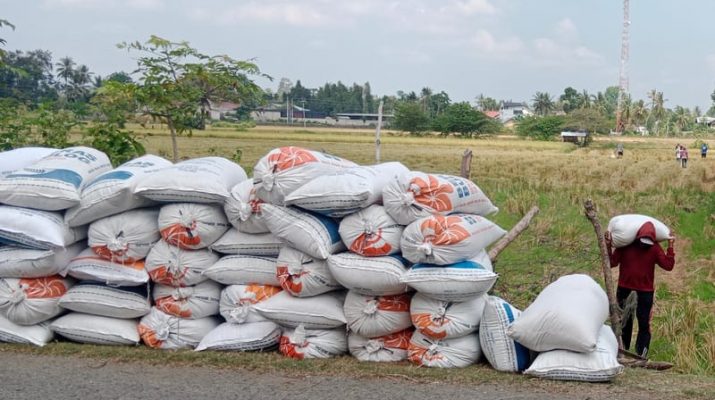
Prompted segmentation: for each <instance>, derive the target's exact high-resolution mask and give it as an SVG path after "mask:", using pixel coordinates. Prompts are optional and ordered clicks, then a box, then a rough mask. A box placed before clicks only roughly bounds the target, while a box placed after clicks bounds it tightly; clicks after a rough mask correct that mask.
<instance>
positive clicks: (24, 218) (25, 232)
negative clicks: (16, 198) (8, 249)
mask: <svg viewBox="0 0 715 400" xmlns="http://www.w3.org/2000/svg"><path fill="white" fill-rule="evenodd" d="M86 237H87V226H79V227H76V228H70V227H69V226H67V225H66V224H65V221H64V218H63V216H62V213H59V212H54V211H42V210H34V209H30V208H22V207H14V206H6V205H0V242H2V243H4V244H9V245H18V246H20V247H29V248H32V249H41V250H55V249H58V248H65V247H68V246H70V245H72V244H74V243H77V242H79V241H81V240H83V239H85V238H86Z"/></svg>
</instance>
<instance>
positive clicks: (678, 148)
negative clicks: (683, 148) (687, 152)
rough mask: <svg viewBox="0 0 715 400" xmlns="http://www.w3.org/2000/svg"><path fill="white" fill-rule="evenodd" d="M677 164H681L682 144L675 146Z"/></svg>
mask: <svg viewBox="0 0 715 400" xmlns="http://www.w3.org/2000/svg"><path fill="white" fill-rule="evenodd" d="M675 162H677V163H678V164H680V143H678V144H676V145H675Z"/></svg>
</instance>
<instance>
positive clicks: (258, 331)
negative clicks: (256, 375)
mask: <svg viewBox="0 0 715 400" xmlns="http://www.w3.org/2000/svg"><path fill="white" fill-rule="evenodd" d="M281 332H282V330H281V327H280V326H278V325H277V324H275V323H273V322H271V321H260V322H249V323H246V324H240V325H239V324H232V323H230V322H225V323H223V324H221V325H219V326H217V327H216V328H215V329H214V330H212V331H211V332H209V333H208V334H206V336H204V338H203V339H201V342H200V343H199V345H198V346H196V351H202V350H218V351H256V350H266V349H272V348H275V347H276V346H277V345H278V342H279V341H280V338H281Z"/></svg>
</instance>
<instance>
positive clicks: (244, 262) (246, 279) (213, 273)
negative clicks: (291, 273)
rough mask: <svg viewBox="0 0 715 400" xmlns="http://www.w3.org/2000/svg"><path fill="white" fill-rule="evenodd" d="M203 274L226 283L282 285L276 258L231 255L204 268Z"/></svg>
mask: <svg viewBox="0 0 715 400" xmlns="http://www.w3.org/2000/svg"><path fill="white" fill-rule="evenodd" d="M203 275H204V276H205V277H207V278H209V279H211V280H213V281H216V282H218V283H222V284H224V285H248V284H259V285H270V286H280V283H279V282H278V277H276V258H275V257H263V256H242V255H229V256H224V257H221V259H220V260H218V261H217V262H216V263H214V264H213V265H212V266H210V267H208V268H207V269H205V270H204V272H203Z"/></svg>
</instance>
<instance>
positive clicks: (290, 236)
mask: <svg viewBox="0 0 715 400" xmlns="http://www.w3.org/2000/svg"><path fill="white" fill-rule="evenodd" d="M261 210H262V211H263V220H264V221H266V225H267V226H268V229H270V230H271V232H272V233H273V234H274V235H275V236H276V237H277V238H278V239H280V240H282V241H283V242H284V243H286V244H287V245H289V246H291V247H294V248H295V249H298V250H300V251H302V252H304V253H306V254H308V255H309V256H311V257H314V258H318V259H320V260H326V259H327V258H328V256H329V255H331V254H335V253H339V252H341V251H344V250H346V248H345V244H343V242H342V240H340V232H339V231H338V229H339V224H338V223H337V222H336V221H335V220H334V219H332V218H330V217H326V216H324V215H320V214H316V213H312V212H308V211H302V210H300V209H298V208H295V207H281V206H274V205H272V204H264V205H263V206H261Z"/></svg>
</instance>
